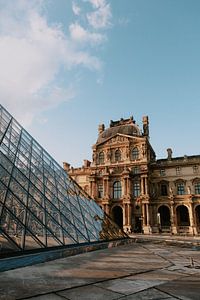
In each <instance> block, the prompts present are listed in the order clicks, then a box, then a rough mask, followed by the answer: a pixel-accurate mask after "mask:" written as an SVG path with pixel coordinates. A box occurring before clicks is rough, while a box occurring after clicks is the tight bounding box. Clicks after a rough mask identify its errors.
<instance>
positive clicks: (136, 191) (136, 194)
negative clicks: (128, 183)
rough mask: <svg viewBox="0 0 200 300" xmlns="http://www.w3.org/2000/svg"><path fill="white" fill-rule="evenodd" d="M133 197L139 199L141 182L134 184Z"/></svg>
mask: <svg viewBox="0 0 200 300" xmlns="http://www.w3.org/2000/svg"><path fill="white" fill-rule="evenodd" d="M133 196H134V197H139V196H140V182H139V181H136V182H134V183H133Z"/></svg>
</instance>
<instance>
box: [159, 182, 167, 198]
mask: <svg viewBox="0 0 200 300" xmlns="http://www.w3.org/2000/svg"><path fill="white" fill-rule="evenodd" d="M167 194H168V193H167V185H166V184H161V196H167Z"/></svg>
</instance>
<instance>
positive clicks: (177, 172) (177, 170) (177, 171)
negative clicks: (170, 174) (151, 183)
mask: <svg viewBox="0 0 200 300" xmlns="http://www.w3.org/2000/svg"><path fill="white" fill-rule="evenodd" d="M180 174H181V168H180V167H177V168H176V175H180Z"/></svg>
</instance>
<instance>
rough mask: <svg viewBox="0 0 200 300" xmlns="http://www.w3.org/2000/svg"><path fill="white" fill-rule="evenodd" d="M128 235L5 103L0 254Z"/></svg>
mask: <svg viewBox="0 0 200 300" xmlns="http://www.w3.org/2000/svg"><path fill="white" fill-rule="evenodd" d="M125 237H127V235H126V234H125V233H124V232H123V231H121V230H120V229H119V228H118V226H117V225H116V224H115V223H113V222H112V220H111V219H110V218H109V217H108V216H107V215H106V214H105V213H104V212H103V211H102V210H101V208H100V207H99V206H98V205H97V204H96V203H95V202H94V201H93V200H92V199H91V198H90V197H89V196H88V195H87V194H86V193H85V192H84V191H83V190H82V189H81V188H80V187H79V186H78V185H77V184H76V182H75V181H73V180H72V179H71V178H70V176H69V175H67V174H66V172H65V171H64V170H63V169H62V167H61V166H60V165H59V164H58V163H57V162H56V161H55V160H54V159H53V158H52V157H51V156H50V155H49V154H48V153H47V152H46V151H45V150H44V149H43V148H42V147H41V146H40V145H39V144H38V143H37V142H36V141H35V140H34V139H33V138H32V137H31V135H30V134H28V132H27V131H26V130H25V129H24V128H22V127H21V126H20V125H19V123H18V122H17V121H16V120H15V119H14V118H13V117H12V116H11V115H10V114H9V113H8V112H7V111H6V110H5V109H4V108H3V107H2V106H1V105H0V256H1V254H2V253H5V252H6V253H9V252H13V251H25V250H33V249H40V248H48V247H55V246H64V245H72V244H81V243H90V242H97V241H105V240H113V239H118V238H125Z"/></svg>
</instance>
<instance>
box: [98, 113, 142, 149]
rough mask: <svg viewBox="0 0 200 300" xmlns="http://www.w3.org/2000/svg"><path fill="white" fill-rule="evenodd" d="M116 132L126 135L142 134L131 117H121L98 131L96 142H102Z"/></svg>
mask: <svg viewBox="0 0 200 300" xmlns="http://www.w3.org/2000/svg"><path fill="white" fill-rule="evenodd" d="M117 133H120V134H124V135H128V136H142V134H141V131H140V129H139V127H138V126H137V125H136V124H135V121H134V120H133V118H132V117H131V118H130V119H126V120H124V119H121V120H120V121H112V120H111V123H110V127H109V128H107V129H105V130H104V131H103V132H101V133H100V135H99V137H98V139H97V144H100V143H103V142H104V141H106V140H107V139H109V138H111V137H114V136H115V135H116V134H117Z"/></svg>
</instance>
